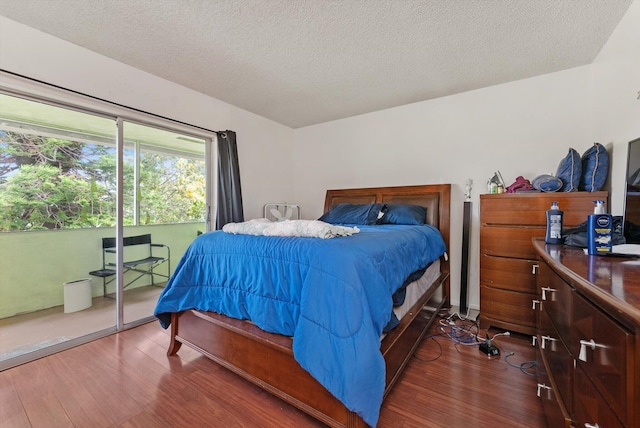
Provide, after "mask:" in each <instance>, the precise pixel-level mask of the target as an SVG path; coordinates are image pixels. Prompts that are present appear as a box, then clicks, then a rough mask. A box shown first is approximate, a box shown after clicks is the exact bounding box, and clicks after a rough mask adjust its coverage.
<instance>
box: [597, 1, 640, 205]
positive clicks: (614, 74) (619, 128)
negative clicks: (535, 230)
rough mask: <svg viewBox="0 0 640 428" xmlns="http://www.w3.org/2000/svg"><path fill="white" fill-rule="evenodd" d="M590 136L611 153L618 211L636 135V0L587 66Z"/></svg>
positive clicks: (639, 61) (639, 80)
mask: <svg viewBox="0 0 640 428" xmlns="http://www.w3.org/2000/svg"><path fill="white" fill-rule="evenodd" d="M590 96H591V115H592V117H591V120H590V122H591V124H592V130H591V132H592V138H593V140H594V141H598V142H600V143H602V144H605V146H606V147H607V148H608V149H609V152H610V154H611V157H612V168H611V176H610V178H611V189H610V190H611V200H612V213H613V214H614V215H622V212H623V206H624V204H623V200H624V187H625V174H626V167H627V165H626V162H627V149H628V147H627V143H628V142H629V141H631V140H634V139H636V138H640V1H638V0H636V1H635V2H633V3H632V4H631V7H630V8H629V10H628V11H627V13H626V15H625V16H624V18H623V19H622V21H621V22H620V24H619V25H618V27H617V28H616V29H615V31H614V33H613V34H612V35H611V37H610V38H609V41H608V43H607V44H606V46H605V47H604V48H603V49H602V51H600V54H599V55H598V57H597V58H596V60H595V61H594V62H593V64H592V66H591V87H590Z"/></svg>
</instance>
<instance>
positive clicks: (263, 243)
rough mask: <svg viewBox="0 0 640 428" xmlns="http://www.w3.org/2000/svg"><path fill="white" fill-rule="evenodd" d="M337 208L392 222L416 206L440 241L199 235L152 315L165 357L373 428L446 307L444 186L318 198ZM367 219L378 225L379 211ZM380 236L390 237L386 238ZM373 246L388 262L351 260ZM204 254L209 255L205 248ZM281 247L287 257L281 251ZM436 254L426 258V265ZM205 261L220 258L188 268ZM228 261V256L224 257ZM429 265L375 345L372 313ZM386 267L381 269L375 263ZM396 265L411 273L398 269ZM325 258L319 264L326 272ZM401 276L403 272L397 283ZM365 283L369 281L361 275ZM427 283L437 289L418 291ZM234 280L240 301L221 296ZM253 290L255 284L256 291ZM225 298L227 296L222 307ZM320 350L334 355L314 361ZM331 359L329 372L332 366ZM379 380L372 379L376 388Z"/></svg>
mask: <svg viewBox="0 0 640 428" xmlns="http://www.w3.org/2000/svg"><path fill="white" fill-rule="evenodd" d="M344 203H351V204H383V206H384V207H385V208H388V207H391V208H392V209H391V211H390V212H392V211H394V208H399V209H400V212H399V215H400V216H401V217H403V216H405V215H406V214H407V213H406V212H404V211H403V210H404V209H405V208H407V207H408V206H410V205H411V206H414V207H417V208H420V207H424V208H426V213H424V211H420V210H419V211H418V212H423V213H424V215H425V223H427V224H431V225H435V226H436V227H437V228H438V230H439V232H440V233H438V234H437V240H439V242H441V243H440V244H437V245H436V244H427V243H425V239H426V238H424V237H423V236H422V235H423V234H426V233H427V232H430V229H433V228H432V227H431V226H415V227H413V226H393V225H392V226H389V225H383V226H380V227H378V228H375V227H370V228H367V227H366V226H362V227H360V229H361V231H360V233H356V234H355V235H353V236H349V237H338V238H333V239H326V240H323V239H309V238H271V237H259V238H256V237H253V236H251V237H248V236H238V237H236V238H233V239H232V238H231V237H230V236H223V235H227V234H225V233H224V232H220V231H218V232H212V233H210V234H205V235H209V236H202V237H199V238H198V240H196V242H194V243H193V244H192V247H190V249H189V250H188V251H187V253H186V254H185V256H184V257H183V259H182V260H181V262H180V264H179V266H178V268H176V273H175V274H174V276H173V277H172V280H171V281H170V282H169V284H168V285H167V288H166V289H165V291H164V292H163V296H161V298H160V300H159V304H158V308H157V315H158V316H159V318H160V319H161V322H163V324H164V325H165V326H166V325H167V324H168V323H169V322H170V324H171V344H170V347H169V351H168V353H169V355H173V354H175V353H176V352H177V351H178V349H179V348H180V346H181V344H183V343H184V344H187V345H188V346H190V347H192V348H194V349H196V350H198V351H199V352H201V353H203V354H204V355H206V356H208V357H210V358H211V359H213V360H214V361H217V362H218V363H220V364H222V365H223V366H225V367H227V368H229V369H230V370H232V371H234V372H236V373H238V374H240V375H241V376H243V377H245V378H246V379H248V380H250V381H252V382H254V383H256V384H257V385H259V386H261V387H263V388H264V389H266V390H267V391H270V392H271V393H273V394H275V395H276V396H278V397H280V398H282V399H284V400H285V401H287V402H289V403H291V404H293V405H294V406H296V407H298V408H300V409H302V410H303V411H306V412H307V413H309V414H310V415H311V416H314V417H316V418H317V419H319V420H321V421H322V422H324V423H326V424H328V425H331V426H365V425H366V423H365V421H366V422H368V423H369V424H375V422H376V421H377V416H378V413H377V412H378V411H379V406H380V403H381V401H382V398H383V397H384V396H386V394H387V393H388V392H389V390H390V388H391V386H392V385H393V384H394V383H395V381H396V380H397V378H398V376H399V375H400V373H401V371H402V369H403V368H404V366H405V365H406V363H407V361H408V359H409V358H410V356H411V354H412V353H413V351H414V350H415V348H416V347H417V346H418V344H419V341H420V339H421V338H422V337H423V335H424V334H425V331H426V329H427V328H428V326H429V324H430V323H431V321H432V320H433V318H434V314H435V313H436V312H437V311H438V310H439V309H440V308H442V307H444V306H448V304H449V301H448V299H449V265H448V261H447V260H446V258H444V257H439V256H440V255H441V254H442V250H443V249H444V248H446V247H448V243H449V206H450V185H448V184H442V185H424V186H403V187H383V188H366V189H345V190H329V191H327V195H326V199H325V211H329V210H330V209H331V208H332V207H335V206H336V205H338V204H344ZM409 208H411V207H409ZM374 210H375V215H376V217H378V216H379V211H380V210H379V209H377V207H376V208H374ZM410 215H412V214H411V213H410ZM382 218H384V217H382ZM377 220H379V219H376V221H377ZM388 220H391V221H392V220H393V218H391V217H390V218H389V219H388ZM387 229H392V231H391V232H385V230H387ZM383 235H394V236H395V235H401V236H402V239H405V238H406V239H407V241H406V242H404V241H402V242H397V239H399V238H397V237H394V238H393V239H391V240H390V238H388V237H387V236H383ZM283 240H286V242H282V241H283ZM431 240H436V239H435V238H431ZM206 241H210V243H209V244H207V242H206ZM225 241H228V242H227V243H226V244H225V243H224V242H225ZM410 241H415V243H416V245H418V247H416V248H420V250H419V251H416V250H406V251H413V253H411V252H409V253H403V251H405V247H407V248H410V247H409V246H408V245H409V242H410ZM371 242H374V243H375V242H379V243H383V242H384V244H382V245H381V247H382V248H383V249H385V251H386V252H385V251H377V252H374V254H373V256H372V258H371V260H369V258H367V257H363V256H362V255H361V253H360V251H361V250H362V249H363V248H368V247H375V246H376V245H375V244H374V245H371ZM205 244H206V245H205ZM276 244H277V246H276ZM225 245H226V246H225ZM412 245H413V244H412ZM256 246H257V247H261V248H260V249H259V250H258V251H257V252H256V253H248V250H246V251H245V249H246V248H249V247H252V248H253V247H256ZM353 246H355V247H356V250H353V249H352V247H353ZM432 246H433V249H432V248H431V247H432ZM212 247H214V248H217V249H216V250H210V248H212ZM281 247H284V248H285V249H284V250H283V249H281ZM288 247H294V248H293V250H291V251H289V250H290V249H289V248H288ZM343 247H344V248H343ZM379 247H380V246H379ZM220 248H222V250H221V249H220ZM392 248H395V250H392ZM287 251H289V252H287ZM341 251H346V252H344V253H342V252H341ZM434 251H435V253H434V254H435V256H433V255H432V256H431V257H429V256H427V253H429V252H434ZM210 252H214V253H215V252H217V253H222V255H220V254H216V255H215V257H214V258H213V259H212V260H216V263H220V265H219V266H217V267H214V266H212V267H207V268H205V269H204V271H205V272H204V273H201V272H200V270H201V267H198V266H196V265H195V264H194V263H196V262H198V263H201V262H202V260H204V259H205V258H206V257H205V255H207V254H208V253H210ZM230 253H234V255H233V256H229V254H230ZM293 253H296V254H297V253H301V254H303V257H302V259H301V260H296V261H295V263H294V264H292V265H291V266H290V265H283V266H284V268H282V266H281V263H280V262H277V263H276V265H275V266H276V267H273V265H272V264H271V262H272V260H271V259H278V260H280V259H281V260H286V261H287V262H288V261H289V259H290V258H292V257H293V256H292V254H293ZM423 253H424V254H423ZM334 254H339V256H338V258H337V259H331V257H332V256H333V255H334ZM412 254H413V255H412ZM265 256H266V257H265ZM207 257H208V255H207ZM394 257H395V259H394ZM221 258H222V259H223V260H224V261H223V262H220V260H221ZM434 258H435V259H436V263H434V266H436V267H435V268H433V267H432V268H430V269H429V272H430V273H429V275H428V276H427V275H425V276H423V277H422V278H421V281H422V282H423V283H422V286H421V287H422V288H420V292H419V293H418V295H417V296H416V295H415V291H414V292H413V297H410V299H413V300H415V301H413V300H412V301H411V302H408V303H405V307H404V309H403V312H404V313H400V317H401V318H400V319H399V323H398V326H397V327H396V328H394V329H393V330H391V331H390V332H389V333H388V334H386V335H385V336H384V338H383V339H382V341H380V339H379V337H380V336H379V335H380V333H381V332H382V327H384V324H385V323H386V321H388V317H389V313H385V314H383V312H384V311H382V309H385V311H386V310H387V309H388V308H387V307H388V306H389V308H390V299H391V294H392V292H393V291H395V289H397V288H398V287H399V286H400V284H401V283H402V282H403V281H404V280H405V279H406V278H407V277H408V276H409V274H411V273H413V272H414V271H416V270H420V269H417V268H421V267H426V264H430V263H431V262H432V261H433V259H434ZM267 259H269V261H268V262H267V261H266V260H267ZM386 259H389V260H390V261H391V266H389V265H385V264H384V263H383V262H384V261H385V260H386ZM401 259H405V260H408V261H409V262H412V263H413V264H412V265H409V267H406V268H405V267H400V264H401V263H400V262H399V260H401ZM414 259H415V260H414ZM329 260H331V262H330V264H329V265H327V264H326V263H324V262H325V261H327V262H328V261H329ZM238 261H239V263H238V264H239V265H241V266H244V267H245V268H246V269H240V270H239V271H237V272H236V270H234V273H233V274H232V275H231V276H232V277H234V278H231V279H230V278H227V277H223V276H220V272H221V271H223V270H225V269H226V268H227V267H228V266H229V265H230V264H233V263H237V262H238ZM190 263H191V264H192V265H189V264H190ZM323 263H324V264H323ZM263 265H264V266H263ZM359 265H363V266H359ZM292 266H293V267H292ZM300 266H302V267H300ZM438 267H439V270H438ZM359 268H360V269H361V270H359V271H358V269H359ZM362 268H364V269H362ZM280 269H282V271H280ZM401 269H405V270H406V271H405V272H402V273H400V271H401ZM434 269H436V271H435V274H434ZM274 270H275V273H274V272H273V271H274ZM254 271H259V272H260V273H259V274H255V273H254ZM369 271H374V272H369ZM369 274H371V275H372V276H371V277H367V276H366V275H369ZM288 275H291V277H289V276H288ZM399 275H401V276H402V278H400V277H399ZM294 277H301V278H302V282H301V285H300V286H299V287H298V286H294V285H291V284H297V281H298V280H300V278H297V279H296V278H294ZM425 277H428V278H435V280H434V281H433V282H429V283H426V284H425V283H424V282H425V281H426V279H424V278H425ZM274 278H275V279H274ZM360 278H364V280H363V281H361V280H360ZM232 279H233V280H234V281H236V282H235V283H234V284H241V283H244V282H246V283H248V284H249V285H246V287H247V290H246V291H242V292H241V293H240V294H239V292H238V289H237V288H238V287H236V286H235V285H233V286H231V287H224V286H222V284H223V283H227V282H230V281H231V280H232ZM255 282H264V284H261V285H262V287H258V284H255ZM187 285H189V286H193V287H191V290H188V291H184V290H182V288H187ZM242 286H243V287H244V286H245V285H244V284H243V285H242ZM270 287H271V288H270ZM411 287H413V285H410V286H409V287H408V290H411ZM263 289H264V290H267V291H264V290H263ZM416 289H418V286H416ZM372 290H375V293H374V292H373V291H372ZM183 291H184V292H185V293H186V295H187V296H189V293H192V296H191V297H193V296H197V299H196V300H194V302H195V303H189V304H186V305H181V304H174V303H175V302H178V301H183V302H184V301H185V300H187V301H189V300H190V297H186V298H185V297H184V295H183V294H181V293H183ZM379 292H380V293H379ZM176 293H177V294H176ZM323 293H324V294H323ZM298 294H299V296H298ZM408 294H409V293H408ZM229 296H234V298H233V299H231V300H225V299H226V297H229ZM272 301H273V302H275V303H272ZM198 302H201V303H198ZM327 302H331V303H335V304H336V305H337V306H336V307H332V305H331V304H329V303H327ZM172 308H174V309H172ZM252 311H253V312H252ZM265 312H266V315H265V314H264V313H265ZM220 313H229V314H231V315H233V316H235V317H237V318H246V319H251V321H253V322H248V321H242V320H240V319H236V318H230V317H228V316H225V315H221V314H220ZM383 321H384V322H383ZM259 326H261V327H263V328H262V329H261V328H260V327H259ZM288 329H289V330H288ZM265 330H269V331H276V332H279V333H282V334H276V333H269V332H267V331H265ZM374 335H375V337H374ZM290 336H293V339H292V337H290ZM312 339H313V340H312ZM328 348H330V349H332V350H333V353H335V355H333V353H332V352H329V353H327V352H323V351H325V350H326V349H328ZM356 354H357V355H356ZM331 359H333V360H337V364H336V363H332V364H333V365H330V364H329V362H330V360H331ZM317 360H320V361H317ZM378 361H379V363H378ZM359 364H363V365H364V367H360V366H359ZM318 365H319V366H320V367H325V366H326V367H331V368H330V369H329V371H328V372H326V371H322V370H320V371H318V369H317V367H318ZM303 366H304V367H305V368H303ZM367 370H370V372H367ZM310 372H312V373H314V375H313V376H312V375H311V374H310ZM378 372H380V373H381V374H380V376H381V378H380V380H377V379H376V377H377V373H378ZM368 374H369V375H368ZM316 379H319V380H320V382H319V381H318V380H316ZM323 384H324V385H325V386H323ZM328 390H331V391H332V392H333V393H330V392H329V391H328ZM343 391H346V392H343ZM336 397H339V398H340V399H338V398H336ZM345 403H346V404H345ZM372 406H373V407H372ZM349 409H351V410H349ZM363 418H364V419H363Z"/></svg>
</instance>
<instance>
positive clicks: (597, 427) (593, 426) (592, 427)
mask: <svg viewBox="0 0 640 428" xmlns="http://www.w3.org/2000/svg"><path fill="white" fill-rule="evenodd" d="M584 428H600V425H598V424H590V423H588V422H587V423H585V424H584Z"/></svg>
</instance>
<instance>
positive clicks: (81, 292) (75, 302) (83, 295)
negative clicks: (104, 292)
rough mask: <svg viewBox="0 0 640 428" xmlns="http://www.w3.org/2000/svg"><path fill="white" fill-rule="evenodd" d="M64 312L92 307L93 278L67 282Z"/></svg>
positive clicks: (65, 284) (64, 285) (65, 285)
mask: <svg viewBox="0 0 640 428" xmlns="http://www.w3.org/2000/svg"><path fill="white" fill-rule="evenodd" d="M63 287H64V313H65V314H68V313H70V312H77V311H81V310H83V309H87V308H90V307H91V304H92V299H91V298H92V296H91V278H83V279H76V280H74V281H69V282H65V283H64V284H63Z"/></svg>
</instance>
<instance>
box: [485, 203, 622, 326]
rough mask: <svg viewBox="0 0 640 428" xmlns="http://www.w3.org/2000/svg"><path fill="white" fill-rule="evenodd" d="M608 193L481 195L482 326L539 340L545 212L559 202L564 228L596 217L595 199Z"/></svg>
mask: <svg viewBox="0 0 640 428" xmlns="http://www.w3.org/2000/svg"><path fill="white" fill-rule="evenodd" d="M598 199H601V200H604V201H606V203H607V206H608V202H609V201H608V194H607V192H593V193H590V192H570V193H569V192H562V193H560V192H558V193H516V194H491V195H480V326H481V327H482V328H489V327H498V328H503V329H506V330H510V331H516V332H519V333H524V334H530V335H534V334H535V332H536V313H535V311H534V310H533V300H535V299H536V283H535V276H534V275H533V269H534V265H536V264H537V262H536V254H535V251H534V250H533V246H532V244H531V239H532V238H534V237H542V238H544V236H545V232H546V224H547V220H546V211H547V210H548V209H549V208H551V204H552V202H553V201H557V202H558V205H559V207H560V209H561V210H562V211H564V227H565V229H566V228H569V227H574V226H577V225H578V224H580V223H582V222H584V221H586V220H587V216H588V215H589V214H592V213H593V207H594V206H595V205H594V203H593V201H594V200H598Z"/></svg>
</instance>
